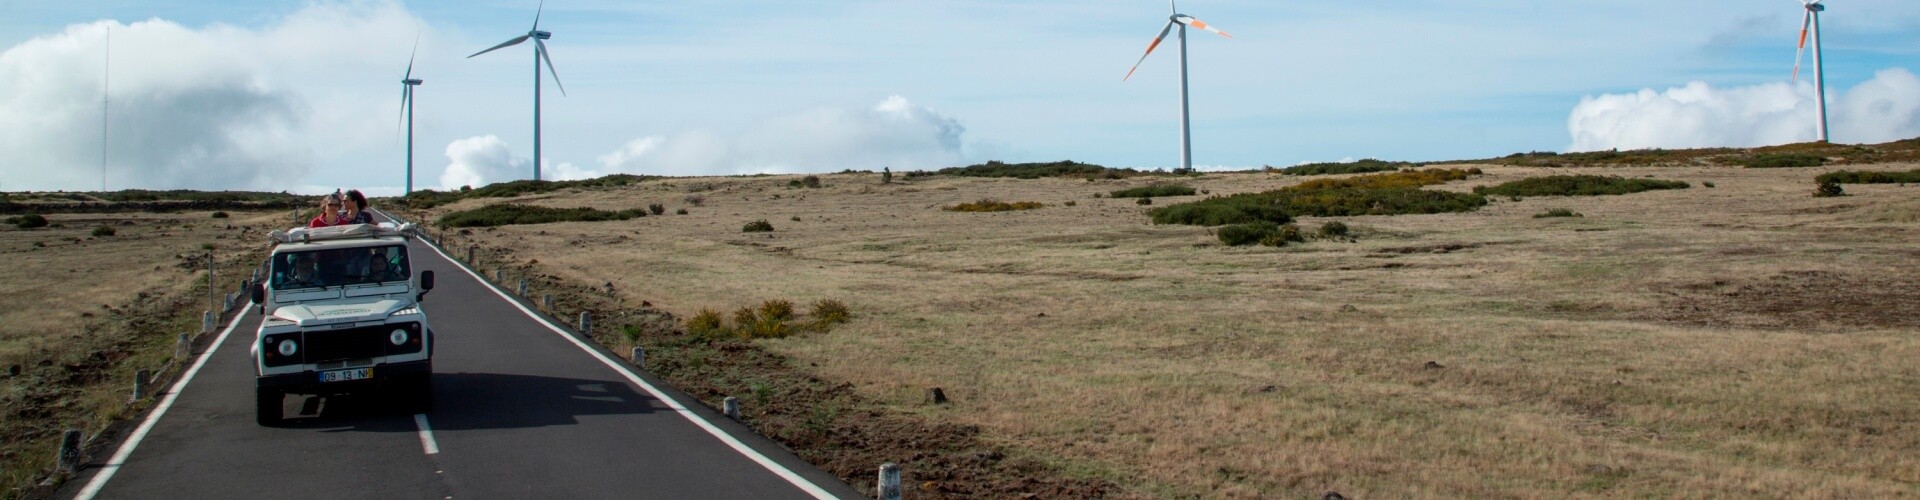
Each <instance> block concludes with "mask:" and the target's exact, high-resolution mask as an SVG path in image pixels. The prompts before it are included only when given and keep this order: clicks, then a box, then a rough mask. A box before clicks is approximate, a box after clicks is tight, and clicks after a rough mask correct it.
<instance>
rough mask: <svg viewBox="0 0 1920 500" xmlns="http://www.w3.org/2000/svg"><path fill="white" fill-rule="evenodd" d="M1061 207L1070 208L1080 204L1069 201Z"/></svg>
mask: <svg viewBox="0 0 1920 500" xmlns="http://www.w3.org/2000/svg"><path fill="white" fill-rule="evenodd" d="M1061 205H1066V206H1069V207H1071V206H1074V205H1079V203H1077V202H1074V201H1073V200H1067V202H1066V203H1061Z"/></svg>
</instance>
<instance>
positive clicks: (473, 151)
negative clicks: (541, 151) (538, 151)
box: [440, 135, 533, 190]
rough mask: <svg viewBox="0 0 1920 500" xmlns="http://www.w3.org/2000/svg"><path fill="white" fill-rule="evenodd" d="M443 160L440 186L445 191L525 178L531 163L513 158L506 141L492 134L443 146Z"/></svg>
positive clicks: (528, 173)
mask: <svg viewBox="0 0 1920 500" xmlns="http://www.w3.org/2000/svg"><path fill="white" fill-rule="evenodd" d="M447 161H448V163H447V169H446V171H445V172H443V173H441V174H440V187H441V189H447V190H455V189H460V187H461V186H472V187H480V186H485V185H487V184H490V183H495V182H501V181H507V180H513V179H526V178H531V177H532V173H533V160H531V159H528V158H526V157H522V156H514V155H513V151H512V150H511V149H509V148H507V141H503V140H500V138H499V137H498V136H492V135H487V136H480V137H469V138H466V139H460V140H457V141H453V142H452V143H449V144H447Z"/></svg>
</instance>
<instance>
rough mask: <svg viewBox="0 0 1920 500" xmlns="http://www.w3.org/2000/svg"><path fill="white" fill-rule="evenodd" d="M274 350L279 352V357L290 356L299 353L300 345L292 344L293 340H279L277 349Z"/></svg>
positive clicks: (297, 343)
mask: <svg viewBox="0 0 1920 500" xmlns="http://www.w3.org/2000/svg"><path fill="white" fill-rule="evenodd" d="M275 350H276V351H277V352H279V353H280V355H281V356H292V355H293V353H296V352H300V343H299V342H294V341H293V339H286V340H281V341H280V345H279V347H276V348H275Z"/></svg>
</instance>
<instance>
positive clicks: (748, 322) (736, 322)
mask: <svg viewBox="0 0 1920 500" xmlns="http://www.w3.org/2000/svg"><path fill="white" fill-rule="evenodd" d="M756 321H760V314H759V313H756V312H754V311H753V308H751V307H742V308H739V309H735V310H734V311H733V327H734V328H735V329H738V330H742V331H744V330H746V329H748V328H751V327H752V326H753V323H754V322H756Z"/></svg>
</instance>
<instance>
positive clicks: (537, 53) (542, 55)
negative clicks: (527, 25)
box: [467, 0, 567, 181]
mask: <svg viewBox="0 0 1920 500" xmlns="http://www.w3.org/2000/svg"><path fill="white" fill-rule="evenodd" d="M546 8H547V3H546V2H545V1H544V0H543V1H542V2H540V8H539V9H538V10H535V11H534V12H533V29H530V30H527V34H525V35H520V36H516V37H513V38H512V39H509V40H507V41H505V42H500V44H499V45H495V46H493V47H489V48H488V49H487V50H482V51H479V52H475V53H473V56H477V55H480V54H485V53H488V52H493V51H495V50H499V49H502V48H506V47H512V46H515V45H519V44H521V43H522V42H525V41H527V39H529V38H531V39H533V180H536V181H537V180H540V62H541V61H546V63H547V73H549V74H552V75H553V85H554V86H556V87H560V95H562V96H565V95H567V86H565V85H561V84H560V73H559V72H556V71H554V70H553V57H551V56H548V55H547V42H545V41H544V40H547V39H550V38H553V33H550V32H546V31H540V13H541V12H542V11H545V10H546ZM473 56H467V58H468V59H472V58H473Z"/></svg>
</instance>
